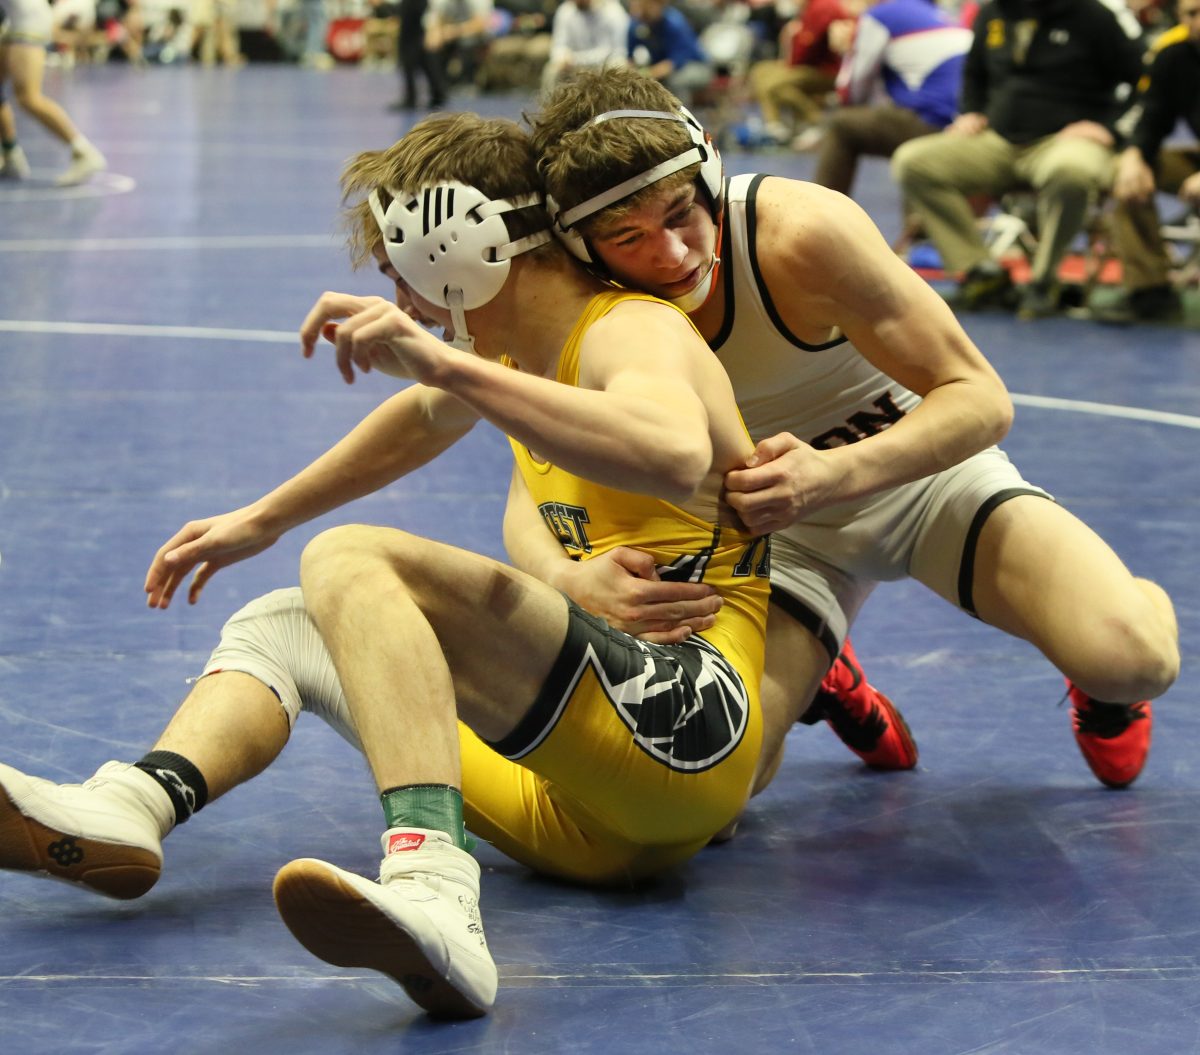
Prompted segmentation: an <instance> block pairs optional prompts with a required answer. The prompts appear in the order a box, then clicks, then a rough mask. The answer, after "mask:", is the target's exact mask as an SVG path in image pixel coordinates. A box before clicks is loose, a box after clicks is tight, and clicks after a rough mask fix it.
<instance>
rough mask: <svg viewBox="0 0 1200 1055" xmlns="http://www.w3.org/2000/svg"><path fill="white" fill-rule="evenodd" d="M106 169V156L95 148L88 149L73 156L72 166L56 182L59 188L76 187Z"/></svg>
mask: <svg viewBox="0 0 1200 1055" xmlns="http://www.w3.org/2000/svg"><path fill="white" fill-rule="evenodd" d="M106 168H108V162H107V161H105V160H104V155H103V154H101V153H100V151H99V150H97V149H96V148H95V147H88V148H86V149H85V150H84V151H83V152H82V153H79V154H73V155H72V156H71V164H70V165H68V166H67V169H66V171H65V172H63V174H62V175H61V176H59V177H58V178H57V179H56V180H55V181H54V182H55V184H56V185H57V186H59V187H74V186H76V185H77V184H79V183H83V182H84V180H87V179H90V178H91V177H92V176H94V175H95V174H96V173H97V172H103V171H104V170H105V169H106Z"/></svg>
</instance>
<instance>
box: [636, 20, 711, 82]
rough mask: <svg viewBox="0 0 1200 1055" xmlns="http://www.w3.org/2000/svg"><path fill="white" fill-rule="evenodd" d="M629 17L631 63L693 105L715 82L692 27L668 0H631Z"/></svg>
mask: <svg viewBox="0 0 1200 1055" xmlns="http://www.w3.org/2000/svg"><path fill="white" fill-rule="evenodd" d="M629 14H630V21H629V34H628V41H627V50H628V55H629V60H630V62H632V63H633V65H634V66H636V67H637V68H638V69H640V70H641V71H642V72H643V73H645V74H646V75H647V76H649V77H653V78H654V79H655V80H656V81H660V82H661V83H663V84H665V85H666V86H667V88H668V89H670V91H671V92H672V94H674V95H675V97H676V98H677V99H679V100H680V101H681V102H682V103H683V104H684V105H685V106H691V105H693V101H694V98H695V95H696V92H698V91H701V90H703V89H704V88H707V87H708V86H709V85H710V84H711V83H712V79H713V68H712V66H711V65H710V64H709V62H708V59H707V57H706V56H705V54H704V49H703V48H702V47H701V46H700V38H699V37H698V36H697V35H696V30H695V29H694V28H693V27H692V24H691V23H690V22H689V21H688V20H687V18H685V17H684V15H683V14H682V13H681V12H680V11H678V10H677V9H676V8H674V7H672V6H671V4H669V3H668V2H667V0H630V3H629Z"/></svg>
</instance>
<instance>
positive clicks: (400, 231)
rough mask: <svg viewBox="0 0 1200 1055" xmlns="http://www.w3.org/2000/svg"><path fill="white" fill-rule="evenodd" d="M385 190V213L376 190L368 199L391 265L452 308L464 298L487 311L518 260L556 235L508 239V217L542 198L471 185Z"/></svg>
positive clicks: (417, 287)
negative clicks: (490, 193)
mask: <svg viewBox="0 0 1200 1055" xmlns="http://www.w3.org/2000/svg"><path fill="white" fill-rule="evenodd" d="M384 189H386V190H388V193H389V194H392V201H391V204H389V205H388V207H387V210H386V211H385V210H384V209H383V207H382V206H381V204H380V201H379V192H378V191H373V192H372V193H371V196H370V199H369V200H370V204H371V211H372V213H373V214H374V216H375V222H376V223H377V224H379V230H380V232H381V233H382V234H383V244H384V249H385V251H386V252H387V257H388V261H389V262H390V263H391V265H392V267H394V268H395V269H396V271H397V273H398V274H399V275H400V277H401V278H403V279H404V281H405V283H406V284H407V285H408V286H410V287H411V288H412V289H413V290H415V291H416V292H417V293H419V294H420V295H421V296H422V297H424V298H425V299H426V300H428V301H429V302H430V303H432V304H437V305H439V306H440V307H443V308H450V307H453V304H452V303H451V301H452V300H454V299H461V304H462V306H463V308H464V309H466V310H470V309H472V308H479V307H482V306H483V305H484V304H486V303H487V302H488V301H490V300H491V299H492V298H493V297H495V296H496V294H497V293H499V292H500V290H501V289H502V288H503V286H504V282H505V280H506V279H507V278H508V272H509V270H510V269H511V267H512V258H513V257H514V256H519V255H520V254H521V253H524V252H528V251H529V250H530V249H534V248H536V247H537V246H539V245H544V244H545V243H546V242H548V241H550V239H551V237H552V236H551V234H550V232H549V230H544V231H538V232H536V233H535V234H531V235H526V236H525V237H524V238H517V239H510V238H509V236H508V229H507V228H506V226H505V224H504V220H503V218H502V217H503V214H504V213H506V212H513V211H515V210H517V209H525V208H528V207H530V206H534V205H541V204H542V203H543V199H542V197H541V195H539V194H525V195H521V196H519V197H516V198H501V199H491V198H488V197H487V196H486V195H485V194H484V193H483V192H482V191H480V190H478V189H477V188H475V187H470V186H467V185H466V184H465V183H442V184H438V185H436V186H432V187H426V188H424V189H422V190H419V191H417V192H416V193H415V194H408V193H396V192H393V191H391V189H390V188H384ZM547 227H549V222H547ZM455 293H457V294H458V295H459V296H458V297H455V296H454V294H455Z"/></svg>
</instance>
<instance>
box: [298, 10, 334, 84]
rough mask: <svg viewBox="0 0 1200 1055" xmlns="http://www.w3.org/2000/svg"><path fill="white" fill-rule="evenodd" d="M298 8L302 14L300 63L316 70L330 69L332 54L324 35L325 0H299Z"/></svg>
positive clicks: (325, 29) (326, 15) (327, 29)
mask: <svg viewBox="0 0 1200 1055" xmlns="http://www.w3.org/2000/svg"><path fill="white" fill-rule="evenodd" d="M300 10H301V13H302V14H303V16H304V49H303V50H302V51H301V52H300V65H301V66H308V67H310V68H312V69H318V70H328V69H331V68H332V67H333V56H332V55H330V54H329V48H328V47H327V46H326V43H325V35H326V33H328V32H329V15H328V14H327V13H326V11H325V0H300Z"/></svg>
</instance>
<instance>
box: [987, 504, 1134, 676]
mask: <svg viewBox="0 0 1200 1055" xmlns="http://www.w3.org/2000/svg"><path fill="white" fill-rule="evenodd" d="M974 596H975V607H976V611H977V612H978V614H979V617H980V618H981V619H983V620H984V621H985V622H987V623H990V624H991V625H993V626H996V627H999V628H1000V629H1002V630H1006V631H1008V632H1009V633H1011V634H1015V635H1017V636H1018V637H1022V638H1024V639H1026V640H1027V641H1031V642H1033V643H1034V644H1036V645H1037V646H1038V647H1039V648H1041V649H1042V651H1043V652H1044V653H1045V654H1046V655H1047V656H1048V657H1049V658H1050V659H1051V660H1052V661H1055V662H1056V663H1059V665H1060V666H1061V662H1062V660H1063V659H1064V658H1065V657H1066V656H1068V655H1071V654H1076V655H1078V652H1079V650H1080V649H1083V650H1085V651H1086V650H1087V649H1089V648H1090V647H1092V645H1093V643H1096V642H1097V634H1096V633H1095V628H1096V627H1098V626H1101V627H1102V626H1104V625H1106V624H1110V625H1120V624H1123V623H1127V622H1129V621H1132V622H1137V621H1138V620H1139V618H1144V619H1146V620H1152V619H1154V618H1156V617H1155V615H1154V612H1153V610H1152V607H1151V604H1150V602H1149V600H1148V598H1147V596H1146V594H1145V592H1144V591H1143V590H1142V589H1141V588H1140V587H1139V585H1138V583H1137V580H1135V579H1134V577H1133V575H1132V574H1131V573H1130V571H1129V569H1128V568H1127V567H1126V566H1125V565H1124V563H1122V561H1121V559H1120V558H1119V557H1118V556H1117V555H1116V553H1114V552H1113V550H1112V549H1111V548H1110V547H1109V545H1108V544H1107V543H1106V542H1105V541H1104V540H1103V539H1102V538H1100V536H1099V535H1097V534H1096V533H1095V532H1094V531H1093V530H1092V529H1091V528H1090V527H1088V526H1087V525H1086V524H1085V523H1084V522H1083V521H1082V520H1080V519H1079V518H1078V517H1076V516H1075V515H1074V514H1072V513H1070V512H1069V511H1068V510H1066V509H1064V508H1063V507H1062V506H1060V505H1058V504H1057V503H1054V502H1048V501H1046V500H1045V499H1042V498H1039V497H1036V496H1030V495H1021V496H1018V497H1016V498H1013V499H1010V500H1009V501H1007V502H1005V503H1003V504H1002V505H1000V506H999V507H997V508H996V509H994V510H993V511H992V513H991V515H990V516H989V517H988V519H987V521H986V523H985V524H984V525H983V528H982V531H981V532H980V535H979V541H978V546H977V548H976V560H975V571H974ZM1097 647H1103V646H1102V645H1099V644H1097Z"/></svg>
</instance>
